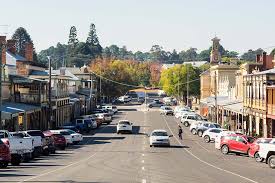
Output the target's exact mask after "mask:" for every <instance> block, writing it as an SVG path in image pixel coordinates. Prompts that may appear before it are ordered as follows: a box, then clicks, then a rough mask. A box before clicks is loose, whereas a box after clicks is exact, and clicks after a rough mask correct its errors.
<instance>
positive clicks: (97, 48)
mask: <svg viewBox="0 0 275 183" xmlns="http://www.w3.org/2000/svg"><path fill="white" fill-rule="evenodd" d="M86 44H87V45H88V46H89V47H90V49H91V52H92V55H93V56H94V57H97V56H101V54H102V47H101V45H100V43H99V40H98V36H97V34H96V28H95V24H93V23H91V25H90V30H89V34H88V37H87V40H86Z"/></svg>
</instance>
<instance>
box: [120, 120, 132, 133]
mask: <svg viewBox="0 0 275 183" xmlns="http://www.w3.org/2000/svg"><path fill="white" fill-rule="evenodd" d="M132 125H133V123H131V122H130V121H128V120H120V121H119V122H118V123H117V127H116V128H117V129H116V131H117V134H119V133H123V132H127V133H133V127H132Z"/></svg>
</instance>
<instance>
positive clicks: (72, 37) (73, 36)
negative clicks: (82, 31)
mask: <svg viewBox="0 0 275 183" xmlns="http://www.w3.org/2000/svg"><path fill="white" fill-rule="evenodd" d="M78 42H79V41H78V39H77V30H76V27H75V26H72V27H71V29H70V34H69V41H68V45H69V47H71V48H75V47H76V45H77V44H78Z"/></svg>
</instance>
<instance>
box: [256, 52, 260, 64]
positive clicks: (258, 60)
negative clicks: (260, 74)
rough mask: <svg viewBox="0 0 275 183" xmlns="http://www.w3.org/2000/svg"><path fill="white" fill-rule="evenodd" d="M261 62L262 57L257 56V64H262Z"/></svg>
mask: <svg viewBox="0 0 275 183" xmlns="http://www.w3.org/2000/svg"><path fill="white" fill-rule="evenodd" d="M260 62H261V55H259V54H258V55H257V56H256V63H260Z"/></svg>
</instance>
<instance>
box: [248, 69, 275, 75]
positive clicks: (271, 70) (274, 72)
mask: <svg viewBox="0 0 275 183" xmlns="http://www.w3.org/2000/svg"><path fill="white" fill-rule="evenodd" d="M263 74H275V68H273V69H269V70H266V71H261V72H256V73H253V74H247V75H250V76H251V75H263Z"/></svg>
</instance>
